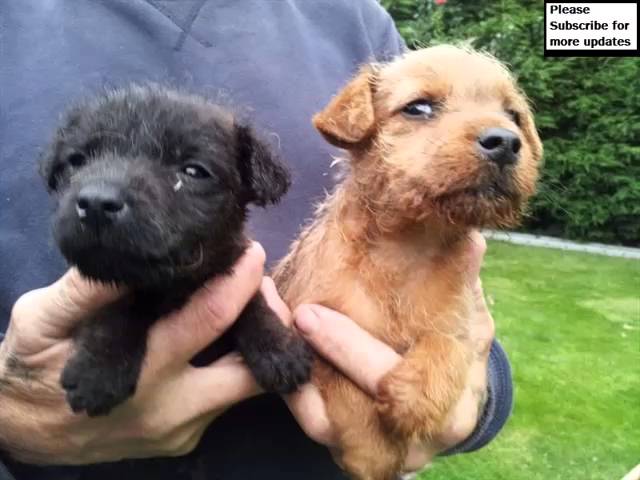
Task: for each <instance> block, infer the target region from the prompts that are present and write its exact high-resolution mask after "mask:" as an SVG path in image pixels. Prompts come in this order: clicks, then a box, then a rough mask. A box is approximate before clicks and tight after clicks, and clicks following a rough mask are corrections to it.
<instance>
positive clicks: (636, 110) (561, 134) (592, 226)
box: [382, 0, 640, 246]
mask: <svg viewBox="0 0 640 480" xmlns="http://www.w3.org/2000/svg"><path fill="white" fill-rule="evenodd" d="M382 4H383V5H384V6H385V8H387V10H388V11H389V12H390V13H391V15H392V16H393V18H394V20H395V21H396V24H397V26H398V29H399V31H400V33H401V34H402V35H403V37H404V38H405V40H406V42H407V45H408V46H409V47H410V48H419V47H422V46H428V45H431V44H434V43H442V42H460V41H470V42H471V44H472V45H473V46H474V47H476V48H479V49H483V50H486V51H489V52H491V53H492V54H493V55H495V56H496V57H498V58H499V59H500V60H502V61H504V62H506V63H507V64H508V65H509V66H510V67H511V69H512V71H513V72H514V73H515V75H516V77H517V78H518V80H519V82H520V85H521V86H522V88H523V89H524V91H525V92H526V93H527V95H528V96H529V98H530V99H531V103H532V105H533V107H534V109H535V112H536V121H537V125H538V128H539V130H540V134H541V136H542V139H543V141H544V145H545V165H544V169H543V175H542V179H541V182H540V187H539V194H538V195H537V196H536V198H535V199H534V201H533V202H532V205H531V209H530V212H529V216H528V218H527V221H526V224H525V227H524V229H525V230H527V231H530V232H535V233H542V234H548V235H554V236H560V237H565V238H570V239H579V240H589V241H600V242H606V243H620V244H625V245H635V246H639V245H640V59H638V58H595V57H593V58H578V57H571V58H545V57H544V56H543V45H544V20H543V12H544V4H543V1H542V0H475V1H473V2H471V1H468V0H382Z"/></svg>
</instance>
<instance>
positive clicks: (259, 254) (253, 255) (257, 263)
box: [246, 242, 267, 273]
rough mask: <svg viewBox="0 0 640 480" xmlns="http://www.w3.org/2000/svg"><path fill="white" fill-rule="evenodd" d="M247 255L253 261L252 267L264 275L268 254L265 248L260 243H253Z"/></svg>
mask: <svg viewBox="0 0 640 480" xmlns="http://www.w3.org/2000/svg"><path fill="white" fill-rule="evenodd" d="M246 254H247V256H248V257H249V259H250V260H251V265H252V266H254V268H255V269H256V270H259V271H260V273H262V270H263V269H264V264H265V262H266V261H267V252H265V250H264V247H263V246H262V245H260V244H259V243H258V242H253V243H252V244H251V246H250V247H249V248H248V249H247V253H246Z"/></svg>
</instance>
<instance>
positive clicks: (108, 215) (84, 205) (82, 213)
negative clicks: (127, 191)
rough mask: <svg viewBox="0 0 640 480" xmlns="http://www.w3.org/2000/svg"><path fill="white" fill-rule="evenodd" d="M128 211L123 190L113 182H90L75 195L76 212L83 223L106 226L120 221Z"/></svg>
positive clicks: (100, 226)
mask: <svg viewBox="0 0 640 480" xmlns="http://www.w3.org/2000/svg"><path fill="white" fill-rule="evenodd" d="M128 211H129V206H128V205H127V203H126V201H125V196H124V191H123V189H122V187H120V186H119V185H117V184H115V183H106V182H100V183H90V184H88V185H85V186H83V187H82V188H81V189H80V191H79V192H78V193H77V195H76V213H77V214H78V218H79V219H80V221H81V222H82V223H85V224H89V225H92V226H95V227H99V228H104V227H108V226H109V225H112V224H114V223H118V222H121V221H122V220H123V219H124V218H125V217H126V216H127V214H128Z"/></svg>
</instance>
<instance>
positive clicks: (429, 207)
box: [274, 46, 542, 480]
mask: <svg viewBox="0 0 640 480" xmlns="http://www.w3.org/2000/svg"><path fill="white" fill-rule="evenodd" d="M420 98H428V99H430V100H432V102H433V103H434V105H437V106H438V107H437V109H438V111H437V112H436V115H435V116H434V117H433V118H431V119H424V120H415V119H410V118H407V117H406V116H405V115H403V114H402V113H401V110H402V108H403V107H404V106H405V105H407V104H408V103H410V102H412V101H415V100H417V99H420ZM509 110H515V111H516V112H518V114H519V116H520V118H521V120H520V126H519V127H518V126H517V125H516V124H515V122H514V119H513V117H512V116H510V114H509ZM314 124H315V126H316V128H318V129H319V130H320V132H321V133H322V134H323V135H324V136H325V138H327V140H328V141H330V142H331V143H333V144H335V145H339V146H340V147H342V148H345V149H346V150H348V152H349V162H350V172H349V174H348V175H347V177H346V178H345V180H344V181H343V182H342V183H341V184H340V185H338V186H337V188H336V190H335V192H334V193H333V194H332V195H331V196H330V197H329V198H327V200H326V201H325V202H324V203H323V205H321V206H320V207H319V209H318V211H317V213H316V216H315V220H314V221H313V223H312V224H311V225H310V226H309V227H307V228H306V229H305V230H304V231H303V232H302V234H301V236H300V238H299V239H298V240H297V241H296V242H295V243H294V244H293V246H292V248H291V251H290V253H289V255H288V256H287V257H286V258H285V259H284V260H283V261H282V262H281V263H280V265H279V266H278V267H277V269H276V271H275V274H274V278H275V280H276V283H277V285H278V287H279V289H280V292H281V294H282V296H283V298H284V299H285V301H286V302H287V303H288V304H289V305H290V306H291V307H295V306H297V305H299V304H301V303H319V304H322V305H325V306H327V307H330V308H333V309H335V310H338V311H340V312H342V313H344V314H346V315H348V316H350V317H351V318H352V319H354V320H355V321H356V322H357V323H358V324H360V325H361V326H362V327H364V328H365V329H367V330H368V331H369V332H371V333H372V334H373V335H375V336H376V337H378V338H380V339H381V340H383V341H384V342H386V343H388V344H389V345H391V346H392V347H393V348H394V349H395V350H396V351H397V352H399V353H401V354H402V355H403V361H402V362H401V363H400V364H399V365H398V366H397V367H396V368H395V369H394V370H392V371H391V372H389V373H388V374H387V375H386V376H385V377H384V378H383V380H382V381H381V382H380V385H379V386H378V392H377V393H378V394H377V396H376V398H375V399H372V398H371V397H369V396H368V395H366V394H365V393H363V392H362V391H361V390H359V389H358V388H357V387H356V386H355V385H354V384H353V383H351V382H350V381H349V380H348V379H346V378H345V377H343V376H342V375H340V374H338V373H337V372H336V371H335V370H334V369H333V368H331V367H330V366H329V365H328V364H326V363H324V362H321V361H318V362H317V364H316V366H315V370H314V383H315V384H316V385H317V386H318V387H319V388H320V390H321V392H322V394H323V397H324V399H325V401H326V403H327V410H328V413H329V416H330V419H331V421H332V424H333V426H334V428H335V429H336V431H337V432H338V434H339V449H338V450H337V451H336V459H337V460H338V462H339V463H340V464H341V465H342V466H343V467H344V468H345V469H346V470H347V471H348V472H349V473H350V474H351V475H352V476H353V477H354V478H357V479H360V480H389V479H393V478H395V476H396V475H397V473H398V472H399V471H400V470H401V468H402V462H403V459H404V458H405V456H406V453H407V450H408V445H409V443H410V441H411V440H412V439H421V440H427V441H428V440H429V439H430V438H433V437H434V436H435V435H437V434H438V433H439V432H440V431H441V429H442V428H443V421H444V419H445V417H446V415H447V413H448V412H449V410H450V409H451V407H452V406H453V405H454V403H455V402H456V400H457V399H458V398H459V396H460V393H461V391H462V389H463V387H464V381H465V378H466V373H467V369H468V367H469V363H470V360H471V353H470V352H471V348H470V341H469V338H468V328H467V326H468V325H467V322H468V320H469V319H470V317H471V308H472V304H471V302H472V297H471V295H470V290H469V285H468V284H467V282H465V272H464V268H465V264H466V262H465V255H466V253H465V252H466V251H467V249H466V248H465V247H466V245H465V244H466V242H467V241H468V240H467V238H468V232H469V230H470V229H471V228H474V227H481V226H508V225H514V224H516V223H517V221H518V218H519V216H520V213H521V210H522V208H523V206H524V203H525V201H526V199H527V198H528V197H529V196H530V195H532V194H533V193H534V189H535V182H536V178H537V165H538V162H539V160H540V158H541V155H542V147H541V144H540V140H539V138H538V135H537V133H536V131H535V126H534V124H533V119H532V115H531V112H530V110H529V108H528V105H527V103H526V101H525V99H524V97H523V96H522V94H521V93H520V92H519V91H518V89H517V87H516V86H515V83H514V81H513V79H512V77H511V76H510V74H509V73H508V71H507V70H506V69H505V68H504V67H503V66H502V65H501V64H500V63H499V62H497V61H496V60H494V59H493V58H490V57H488V56H485V55H482V54H479V53H477V52H473V51H470V50H465V49H460V48H457V47H451V46H440V47H433V48H429V49H424V50H420V51H417V52H412V53H409V54H407V55H406V56H404V57H402V58H400V59H398V60H396V61H395V62H392V63H390V64H386V65H374V66H367V67H364V68H363V69H361V71H360V72H359V74H358V75H357V76H356V77H355V78H354V79H353V80H352V81H351V83H350V84H349V85H347V86H346V87H345V89H343V90H342V91H341V92H340V93H339V94H338V95H337V96H336V97H335V98H334V99H333V100H332V101H331V103H330V104H329V105H328V106H327V107H326V108H325V110H323V111H322V112H321V113H319V114H317V115H316V116H315V118H314ZM489 127H502V128H506V129H510V130H512V131H514V132H517V134H518V136H519V137H520V139H521V141H522V147H521V150H520V157H519V161H518V163H517V164H516V165H514V166H510V167H508V168H507V169H505V170H500V169H499V168H497V167H496V166H495V165H493V164H490V162H488V161H487V160H486V159H485V158H483V157H482V155H481V154H480V153H478V151H477V146H476V139H477V137H478V135H479V134H480V132H481V131H482V130H483V129H485V128H489ZM496 188H499V189H500V190H498V191H496Z"/></svg>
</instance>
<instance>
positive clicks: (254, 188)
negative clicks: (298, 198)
mask: <svg viewBox="0 0 640 480" xmlns="http://www.w3.org/2000/svg"><path fill="white" fill-rule="evenodd" d="M236 135H237V141H238V168H239V170H240V176H241V178H242V184H243V186H244V189H245V190H244V194H245V197H244V200H245V201H246V202H247V203H249V202H251V203H254V204H256V205H259V206H261V207H264V206H265V205H266V204H267V203H276V202H278V200H280V198H281V197H282V196H283V195H284V194H285V193H287V190H288V189H289V186H290V185H291V180H290V176H289V172H288V171H287V169H286V168H285V166H284V165H283V164H282V163H281V162H280V159H279V158H278V156H277V155H276V154H275V153H273V151H272V150H271V148H270V147H269V146H268V145H267V144H266V143H265V142H264V141H263V140H260V139H258V138H257V137H256V134H255V133H254V131H253V129H251V127H248V126H244V125H236Z"/></svg>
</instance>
